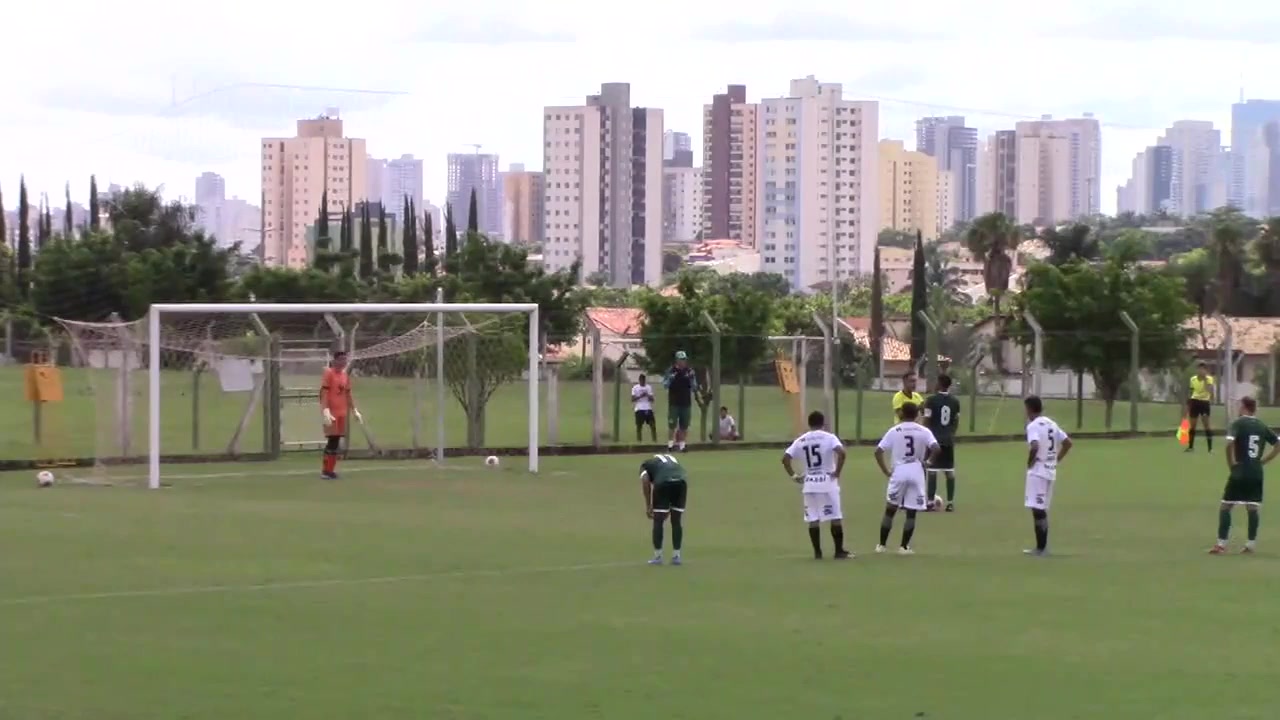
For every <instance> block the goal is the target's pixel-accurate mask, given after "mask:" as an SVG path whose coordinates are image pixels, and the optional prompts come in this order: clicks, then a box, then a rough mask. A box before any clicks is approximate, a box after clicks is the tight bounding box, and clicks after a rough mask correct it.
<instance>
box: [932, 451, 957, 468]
mask: <svg viewBox="0 0 1280 720" xmlns="http://www.w3.org/2000/svg"><path fill="white" fill-rule="evenodd" d="M929 469H930V470H934V471H937V472H942V471H944V470H955V469H956V446H955V445H942V446H940V447H939V448H938V457H937V459H935V460H934V461H933V464H932V465H930V466H929Z"/></svg>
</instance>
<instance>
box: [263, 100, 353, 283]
mask: <svg viewBox="0 0 1280 720" xmlns="http://www.w3.org/2000/svg"><path fill="white" fill-rule="evenodd" d="M367 161H368V156H367V155H366V153H365V141H364V140H363V139H360V138H348V137H344V136H343V134H342V120H341V119H340V118H339V117H338V111H337V109H335V108H331V109H329V110H327V111H325V113H324V114H323V115H320V116H318V117H316V118H312V119H310V120H299V121H298V132H297V135H296V136H295V137H291V138H263V140H262V197H263V203H264V204H265V205H264V207H263V208H262V220H263V223H264V224H265V226H264V227H263V229H262V237H263V248H262V251H261V252H262V260H263V262H264V263H265V264H267V265H288V266H289V267H305V266H306V265H307V264H308V263H309V262H310V247H309V245H308V238H307V231H308V228H310V227H311V226H312V225H313V224H314V223H315V221H316V219H317V218H318V217H319V215H320V198H321V197H322V196H324V194H325V191H326V190H327V191H328V203H329V217H331V218H337V217H341V215H342V212H343V210H344V209H347V208H354V207H355V205H356V203H358V202H362V201H364V200H365V198H366V195H365V192H366V190H367V187H366V182H365V173H366V172H367V170H368V162H367Z"/></svg>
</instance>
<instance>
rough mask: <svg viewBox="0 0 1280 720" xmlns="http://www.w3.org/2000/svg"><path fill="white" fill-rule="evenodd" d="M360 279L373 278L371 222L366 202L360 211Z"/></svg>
mask: <svg viewBox="0 0 1280 720" xmlns="http://www.w3.org/2000/svg"><path fill="white" fill-rule="evenodd" d="M360 277H362V278H371V277H373V221H372V219H371V218H370V217H369V203H367V202H366V203H364V205H363V206H362V207H361V210H360Z"/></svg>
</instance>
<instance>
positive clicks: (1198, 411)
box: [1187, 362, 1214, 452]
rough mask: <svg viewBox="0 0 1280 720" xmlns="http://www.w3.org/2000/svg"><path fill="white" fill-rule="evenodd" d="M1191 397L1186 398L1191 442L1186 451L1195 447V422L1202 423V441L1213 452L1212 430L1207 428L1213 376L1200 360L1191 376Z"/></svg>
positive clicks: (1211, 405)
mask: <svg viewBox="0 0 1280 720" xmlns="http://www.w3.org/2000/svg"><path fill="white" fill-rule="evenodd" d="M1190 385H1191V397H1190V399H1189V400H1187V417H1188V418H1190V420H1191V442H1189V443H1187V452H1191V451H1192V450H1194V449H1195V447H1196V424H1197V422H1196V421H1197V419H1199V424H1201V425H1204V441H1205V443H1207V444H1208V445H1209V452H1213V431H1212V430H1211V429H1210V428H1209V410H1210V409H1212V407H1213V387H1214V382H1213V376H1212V375H1210V374H1209V365H1208V364H1206V363H1204V362H1201V363H1198V364H1197V365H1196V374H1195V375H1192V376H1191V384H1190Z"/></svg>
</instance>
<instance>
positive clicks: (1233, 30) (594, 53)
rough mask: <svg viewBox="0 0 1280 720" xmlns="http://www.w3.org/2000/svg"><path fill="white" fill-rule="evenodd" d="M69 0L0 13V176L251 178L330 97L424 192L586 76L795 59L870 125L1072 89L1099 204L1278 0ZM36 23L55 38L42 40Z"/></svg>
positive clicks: (768, 85) (1223, 102)
mask: <svg viewBox="0 0 1280 720" xmlns="http://www.w3.org/2000/svg"><path fill="white" fill-rule="evenodd" d="M66 4H67V5H72V7H70V8H67V10H66V12H65V13H63V15H60V16H58V17H56V18H51V17H50V16H49V15H48V14H47V13H46V12H44V11H40V10H38V8H39V5H38V4H35V3H29V4H23V6H22V7H20V8H15V9H11V10H10V11H9V15H7V16H6V21H8V22H13V23H15V24H16V25H18V26H22V27H39V28H42V31H41V32H28V33H9V34H6V41H5V43H4V44H3V45H0V67H5V68H6V70H7V72H8V73H9V74H8V76H7V82H6V112H5V113H4V114H3V115H0V137H4V138H6V142H4V143H3V144H2V145H0V188H4V189H7V188H9V187H11V186H12V185H14V184H16V181H17V177H18V175H19V174H20V173H25V174H26V176H27V177H28V179H29V182H30V183H31V185H32V187H33V189H36V190H46V191H48V192H50V193H57V194H60V193H61V188H62V185H63V182H64V181H66V180H68V179H69V180H71V182H72V192H73V193H75V194H77V195H83V193H84V192H85V190H86V188H87V184H88V176H89V174H90V173H97V174H98V176H99V179H100V181H101V182H102V183H103V184H105V183H107V182H111V181H115V182H132V181H135V180H141V181H145V182H147V183H150V184H153V185H158V184H164V185H165V186H166V188H168V189H169V191H170V192H173V193H175V194H186V195H190V194H191V193H192V191H193V183H194V179H195V177H196V176H197V175H198V174H199V173H200V172H203V171H205V170H212V171H214V172H218V173H221V174H223V175H224V176H226V177H227V180H228V189H229V191H231V192H234V193H236V194H239V195H241V196H243V197H248V198H255V197H257V195H258V181H257V175H258V169H257V163H258V155H257V153H258V141H259V139H260V138H261V137H263V136H270V135H281V134H288V133H291V132H292V129H293V126H294V122H295V121H296V120H297V119H298V118H300V117H305V116H310V115H314V114H316V113H318V112H320V111H322V110H323V109H324V108H326V107H332V106H336V107H339V108H340V109H342V114H343V117H344V118H345V119H346V122H347V130H348V132H349V134H352V135H354V136H358V137H365V138H367V139H368V141H369V148H370V151H371V152H372V153H374V154H376V155H379V156H398V155H400V154H403V153H413V154H415V155H417V156H419V157H421V158H424V159H425V161H426V173H427V177H426V181H427V194H428V196H429V197H431V198H432V199H436V200H439V199H441V198H442V197H443V195H444V184H445V155H446V154H447V153H449V152H452V151H461V150H467V149H469V145H470V144H471V143H481V144H483V146H484V150H486V151H492V152H497V153H499V154H500V155H501V156H502V161H503V163H504V164H505V163H509V162H524V163H526V164H527V165H529V166H531V167H538V166H539V165H540V161H541V155H542V148H541V130H542V127H541V112H540V111H541V108H542V106H544V105H555V104H570V103H578V102H581V100H582V98H583V96H585V95H587V94H589V93H592V92H594V91H596V89H598V87H599V85H600V83H601V82H610V81H625V82H630V83H631V84H632V95H633V99H634V102H635V103H636V104H643V105H650V106H656V107H661V108H664V109H665V110H666V124H667V127H668V128H672V129H679V130H683V131H685V132H688V133H690V134H691V135H693V136H694V141H695V144H697V143H698V141H699V139H700V138H699V137H698V136H699V135H700V127H701V111H702V110H701V109H702V104H703V103H704V102H706V101H707V100H708V99H709V98H710V96H711V95H712V94H713V93H715V92H718V91H721V90H722V89H723V88H724V86H725V85H727V84H730V83H742V84H745V85H747V88H748V94H749V95H750V97H752V98H759V97H762V96H776V95H781V94H783V93H785V92H786V89H787V84H788V81H789V80H790V79H792V78H795V77H802V76H805V75H809V74H813V75H816V76H817V77H819V78H820V79H822V80H824V81H827V82H841V83H844V85H845V87H846V94H847V95H849V96H851V97H866V98H875V99H879V100H881V112H882V118H881V128H882V133H883V134H884V135H885V136H888V137H898V138H903V139H906V140H908V142H910V140H911V138H912V137H913V129H912V122H913V121H914V120H915V118H916V117H918V116H921V115H926V114H936V113H939V112H944V113H947V114H964V115H966V116H967V117H968V118H969V119H970V122H971V124H974V125H977V126H978V127H979V128H981V129H982V130H983V131H984V132H989V131H994V130H996V129H1000V128H1005V127H1011V126H1012V124H1013V123H1014V122H1016V121H1017V120H1018V119H1020V118H1022V117H1036V116H1039V115H1040V114H1042V113H1052V114H1053V115H1055V116H1058V117H1064V116H1068V115H1075V114H1078V113H1080V112H1084V111H1092V112H1094V113H1095V114H1096V115H1097V116H1098V117H1099V119H1100V120H1101V121H1102V122H1103V124H1104V139H1103V145H1104V189H1103V199H1104V207H1109V206H1110V205H1111V203H1112V202H1113V200H1114V198H1113V197H1112V196H1113V193H1112V192H1111V188H1112V187H1114V186H1115V185H1117V184H1120V183H1122V182H1123V181H1124V179H1125V176H1126V175H1127V173H1128V170H1129V162H1130V160H1131V158H1132V157H1133V155H1134V154H1135V153H1136V152H1137V151H1138V150H1140V149H1141V148H1142V147H1144V146H1145V145H1147V144H1149V143H1151V142H1153V141H1154V139H1155V137H1156V136H1157V135H1158V134H1159V133H1160V131H1161V130H1162V129H1163V128H1164V127H1166V126H1168V125H1169V124H1170V123H1171V122H1173V121H1174V120H1177V119H1182V118H1197V119H1207V120H1213V121H1215V122H1216V123H1217V124H1218V125H1219V127H1220V128H1221V129H1222V130H1223V131H1224V134H1225V133H1226V131H1228V129H1229V125H1228V121H1229V115H1230V103H1231V102H1232V101H1233V100H1234V99H1235V97H1236V94H1237V92H1238V90H1237V88H1238V86H1239V85H1240V83H1241V82H1242V81H1243V82H1244V85H1245V88H1246V90H1247V92H1248V94H1249V95H1250V96H1254V97H1280V76H1275V75H1274V73H1271V72H1270V69H1271V68H1274V67H1277V66H1280V44H1275V43H1272V44H1265V43H1262V42H1260V40H1262V39H1265V38H1269V37H1272V36H1274V35H1275V32H1274V30H1275V29H1276V28H1280V6H1274V5H1273V4H1271V3H1264V2H1262V1H1261V0H1236V1H1235V2H1233V3H1231V5H1232V8H1231V10H1232V12H1231V15H1230V17H1217V16H1215V17H1200V16H1199V15H1197V14H1196V13H1203V12H1204V11H1203V10H1202V9H1201V8H1200V7H1199V6H1195V7H1193V6H1190V5H1187V4H1176V3H1175V4H1170V3H1167V2H1166V3H1162V4H1154V3H1151V2H1145V1H1143V0H1112V1H1108V2H1104V1H1103V0H1079V2H1077V3H1075V4H1073V6H1072V14H1071V15H1070V16H1064V13H1062V12H1060V11H1059V10H1057V9H1054V8H1051V7H1043V8H1041V7H1038V6H1035V5H1028V4H1026V3H1025V2H1013V0H975V1H974V2H972V3H969V4H968V5H965V6H963V8H962V10H963V12H961V8H959V7H958V6H956V5H955V4H954V3H953V2H950V1H947V0H914V1H913V2H911V3H906V4H901V5H894V4H860V6H859V7H857V8H856V9H850V10H840V9H833V8H839V6H833V5H831V4H830V3H822V4H819V3H818V2H817V1H816V0H792V2H789V3H787V5H786V6H785V8H783V9H778V6H767V5H766V6H752V5H750V4H745V5H744V4H743V3H741V1H740V0H732V1H731V0H653V1H652V2H648V3H645V5H644V7H645V12H644V13H639V14H637V13H635V12H634V7H635V6H634V5H633V4H630V3H629V4H627V5H626V6H625V7H624V6H623V5H622V4H621V3H616V2H614V3H610V2H603V3H602V2H600V1H599V0H557V1H556V2H554V3H537V4H535V3H520V2H514V0H476V1H475V2H472V3H469V4H466V5H459V4H457V3H452V2H445V0H427V2H425V3H411V2H408V0H365V1H364V2H362V3H360V5H359V6H358V8H356V9H355V10H352V11H351V12H350V13H349V16H348V17H345V18H344V17H342V16H340V15H335V14H334V13H333V12H331V11H325V12H319V11H317V9H316V6H315V5H314V3H304V2H301V1H300V0H255V1H254V2H249V1H248V0H227V1H226V2H223V3H218V4H209V3H207V2H194V1H193V0H169V1H167V2H166V1H164V0H135V2H133V3H131V4H130V6H129V12H128V13H124V14H122V13H120V11H119V9H118V8H114V7H108V6H105V5H102V4H100V3H90V2H88V1H87V0H76V1H74V2H73V3H66ZM862 5H865V7H863V6H862ZM24 14H25V16H24ZM1235 17H1239V18H1248V22H1247V23H1244V22H1237V21H1234V20H1232V19H1231V18H1235ZM138 18H147V21H146V22H141V21H139V20H138ZM50 28H56V32H57V33H58V35H59V38H58V39H59V42H57V43H56V46H57V58H56V62H52V61H50V62H45V61H43V60H42V59H43V58H46V57H48V56H49V51H50V37H49V29H50ZM18 69H25V71H18ZM1242 74H1243V77H1242ZM269 86H294V88H295V89H289V88H286V87H269ZM353 89H364V90H398V91H403V92H404V93H406V94H405V95H403V96H398V97H387V96H376V95H367V94H360V93H353V92H348V90H353ZM175 100H176V101H178V102H177V103H176V104H175ZM183 101H185V102H183Z"/></svg>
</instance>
